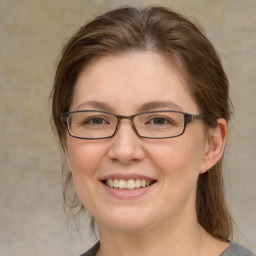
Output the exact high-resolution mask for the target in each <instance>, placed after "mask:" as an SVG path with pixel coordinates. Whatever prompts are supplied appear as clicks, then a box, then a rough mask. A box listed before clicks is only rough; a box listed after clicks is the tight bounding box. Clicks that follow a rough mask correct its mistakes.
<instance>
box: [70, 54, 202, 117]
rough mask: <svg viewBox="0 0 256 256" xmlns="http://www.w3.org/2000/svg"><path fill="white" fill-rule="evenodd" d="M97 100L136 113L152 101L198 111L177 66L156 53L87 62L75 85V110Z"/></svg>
mask: <svg viewBox="0 0 256 256" xmlns="http://www.w3.org/2000/svg"><path fill="white" fill-rule="evenodd" d="M95 101H97V102H102V103H104V104H105V105H109V106H110V107H111V108H112V109H114V110H115V111H116V112H120V111H121V112H122V114H128V112H129V114H133V113H134V112H136V111H137V109H138V108H140V107H141V105H145V104H148V103H150V102H169V103H171V104H168V106H169V107H168V109H170V105H173V106H175V105H176V106H178V107H180V110H182V111H186V112H194V113H196V111H197V106H196V104H195V102H194V100H193V99H192V96H191V95H190V93H189V90H188V88H187V87H186V86H185V83H184V81H183V78H182V76H181V74H180V72H178V70H177V68H175V67H174V65H172V64H170V63H169V62H167V61H166V60H165V59H164V58H162V57H161V56H160V55H158V54H155V53H152V52H130V53H126V54H123V55H111V56H105V57H101V58H98V59H95V60H93V61H92V62H91V63H90V64H89V65H87V66H86V67H85V68H84V69H83V70H82V71H81V73H80V75H79V77H78V79H77V82H76V84H75V89H74V96H73V100H72V106H71V110H76V109H78V108H79V109H81V108H82V109H86V108H88V107H90V106H87V105H86V104H85V103H86V102H95ZM158 105H159V107H160V105H161V104H158ZM166 107H167V106H166ZM131 112H132V113H131Z"/></svg>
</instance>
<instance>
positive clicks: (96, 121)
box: [83, 116, 109, 125]
mask: <svg viewBox="0 0 256 256" xmlns="http://www.w3.org/2000/svg"><path fill="white" fill-rule="evenodd" d="M83 124H84V125H107V124H109V122H108V121H107V119H106V118H104V117H100V116H92V117H89V118H87V119H86V120H84V122H83Z"/></svg>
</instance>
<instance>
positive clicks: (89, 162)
mask: <svg viewBox="0 0 256 256" xmlns="http://www.w3.org/2000/svg"><path fill="white" fill-rule="evenodd" d="M67 148H68V156H67V157H66V159H67V164H68V167H69V169H70V171H71V172H72V176H73V180H74V183H75V185H77V186H76V187H77V189H78V186H79V184H81V186H83V184H84V185H85V183H86V184H87V185H89V183H90V182H91V181H94V180H96V179H97V172H96V171H97V169H98V167H99V165H100V163H101V159H102V158H103V157H104V154H105V148H104V147H103V146H102V144H99V143H91V142H87V141H86V142H85V141H82V140H77V139H74V138H71V139H70V140H68V141H67Z"/></svg>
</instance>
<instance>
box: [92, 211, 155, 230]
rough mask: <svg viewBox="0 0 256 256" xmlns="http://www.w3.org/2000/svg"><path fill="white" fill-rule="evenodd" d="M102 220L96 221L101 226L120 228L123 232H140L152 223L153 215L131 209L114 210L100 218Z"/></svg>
mask: <svg viewBox="0 0 256 256" xmlns="http://www.w3.org/2000/svg"><path fill="white" fill-rule="evenodd" d="M100 219H101V221H97V218H96V222H97V225H98V226H99V228H100V225H101V224H103V225H104V226H108V228H110V229H112V230H118V231H122V232H129V233H130V232H139V231H143V230H145V229H147V228H148V227H149V226H150V224H151V223H152V220H153V218H152V216H149V214H146V213H143V212H142V211H140V212H138V211H132V210H131V209H129V210H127V211H126V210H125V209H122V210H121V211H112V212H110V214H109V215H107V214H106V215H104V216H103V217H102V218H100Z"/></svg>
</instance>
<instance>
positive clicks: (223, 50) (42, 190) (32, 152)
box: [0, 0, 256, 256]
mask: <svg viewBox="0 0 256 256" xmlns="http://www.w3.org/2000/svg"><path fill="white" fill-rule="evenodd" d="M142 2H143V3H144V4H145V5H148V4H164V5H166V6H169V7H174V8H175V9H177V10H180V11H182V12H183V13H184V14H186V15H187V16H189V17H191V18H192V19H193V20H194V21H198V22H199V23H200V24H201V25H202V26H203V27H204V29H205V31H206V32H207V35H208V37H209V38H210V39H211V40H212V42H213V43H214V45H215V46H216V48H217V49H218V52H219V54H220V55H221V57H222V60H223V64H224V67H225V69H226V71H227V74H228V76H229V79H230V83H231V94H232V100H233V103H234V106H235V110H236V117H235V119H234V121H233V127H232V139H231V140H230V143H229V147H228V151H227V153H228V154H227V157H226V158H227V159H226V165H225V167H226V168H225V171H226V179H227V188H228V189H227V190H228V198H229V202H230V205H231V209H232V212H233V215H234V219H235V221H236V223H237V226H238V228H237V230H236V235H235V240H236V241H239V242H241V243H243V244H244V245H246V246H248V247H250V248H252V249H254V250H256V235H255V216H256V206H255V198H256V190H255V185H256V171H255V166H256V162H255V159H256V157H255V154H256V138H255V137H256V136H255V127H256V117H255V108H256V101H255V95H256V86H255V81H256V74H255V73H256V72H255V70H256V68H255V67H256V50H255V49H256V15H255V9H256V1H255V0H243V1H242V0H225V1H221V0H207V1H206V0H189V1H188V0H173V1H160V0H159V1H139V0H138V1H135V0H134V1H116V0H108V1H107V0H95V1H90V0H87V1H86V0H75V1H72V0H55V1H52V0H44V1H43V0H41V1H40V0H30V1H29V0H11V1H9V0H1V1H0V89H1V90H0V109H1V114H0V166H1V167H0V168H1V178H0V200H1V201H0V207H1V211H0V248H1V250H0V255H21V256H23V255H24V256H25V255H26V256H27V255H34V254H35V252H36V254H37V255H39V256H40V255H48V256H51V255H63V256H65V255H76V254H79V253H81V252H82V251H84V250H85V249H86V248H87V247H89V246H90V244H91V243H93V240H92V239H89V238H88V232H87V228H86V227H85V228H84V229H83V230H81V232H80V233H77V232H75V231H71V232H70V233H71V237H70V235H69V233H68V231H67V228H66V223H65V216H64V213H63V211H62V195H61V186H60V184H61V178H60V157H59V153H58V145H57V143H56V139H55V138H54V136H53V135H52V132H51V129H50V125H49V115H50V114H49V112H50V111H49V109H50V104H49V102H48V97H49V93H50V90H51V86H52V81H53V74H54V70H55V65H56V60H57V57H58V53H59V52H60V49H61V46H62V45H63V43H64V42H65V41H66V39H67V38H68V37H69V36H70V35H71V34H72V33H73V32H74V31H76V30H77V29H78V28H79V27H80V26H81V25H82V24H83V23H84V22H85V21H86V20H88V19H90V18H92V17H94V16H95V15H97V14H99V13H101V12H102V11H105V10H108V9H111V8H113V7H117V6H120V5H123V4H127V3H129V4H133V5H137V4H142Z"/></svg>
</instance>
